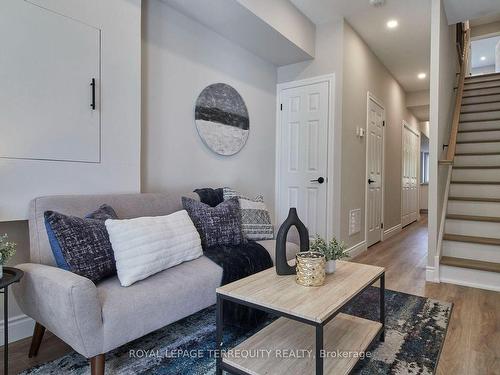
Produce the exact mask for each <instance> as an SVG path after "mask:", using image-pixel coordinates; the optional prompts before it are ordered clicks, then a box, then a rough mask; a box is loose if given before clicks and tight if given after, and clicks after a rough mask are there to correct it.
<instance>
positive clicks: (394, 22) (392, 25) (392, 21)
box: [387, 20, 398, 29]
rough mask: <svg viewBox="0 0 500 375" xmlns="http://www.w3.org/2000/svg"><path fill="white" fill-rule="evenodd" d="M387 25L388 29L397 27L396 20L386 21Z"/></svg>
mask: <svg viewBox="0 0 500 375" xmlns="http://www.w3.org/2000/svg"><path fill="white" fill-rule="evenodd" d="M387 27H388V28H389V29H394V28H395V27H398V21H396V20H389V21H387Z"/></svg>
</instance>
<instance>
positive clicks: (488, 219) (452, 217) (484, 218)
mask: <svg viewBox="0 0 500 375" xmlns="http://www.w3.org/2000/svg"><path fill="white" fill-rule="evenodd" d="M446 218H447V219H450V220H466V221H486V222H490V223H500V217H493V216H474V215H457V214H448V215H446Z"/></svg>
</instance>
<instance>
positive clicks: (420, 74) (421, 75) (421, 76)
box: [417, 73, 427, 79]
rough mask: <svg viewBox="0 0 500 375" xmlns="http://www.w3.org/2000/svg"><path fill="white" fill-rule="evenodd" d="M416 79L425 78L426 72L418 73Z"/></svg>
mask: <svg viewBox="0 0 500 375" xmlns="http://www.w3.org/2000/svg"><path fill="white" fill-rule="evenodd" d="M417 77H418V79H425V77H427V74H425V73H418V76H417Z"/></svg>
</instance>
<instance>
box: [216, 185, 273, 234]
mask: <svg viewBox="0 0 500 375" xmlns="http://www.w3.org/2000/svg"><path fill="white" fill-rule="evenodd" d="M223 191H224V200H228V199H231V198H238V202H239V203H240V213H241V229H242V231H243V235H244V236H245V237H246V238H247V239H249V240H253V241H260V240H272V239H273V238H274V228H273V224H272V223H271V215H270V214H269V211H268V210H267V207H266V205H265V203H264V197H263V196H262V195H258V196H256V197H255V198H253V199H252V198H248V197H246V196H244V195H241V194H240V193H239V192H237V191H236V190H234V189H231V188H228V187H225V188H224V190H223Z"/></svg>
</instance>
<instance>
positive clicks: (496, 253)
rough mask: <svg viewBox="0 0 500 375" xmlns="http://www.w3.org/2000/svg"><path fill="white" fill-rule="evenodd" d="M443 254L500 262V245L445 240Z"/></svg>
mask: <svg viewBox="0 0 500 375" xmlns="http://www.w3.org/2000/svg"><path fill="white" fill-rule="evenodd" d="M441 253H442V254H443V256H449V257H455V258H464V259H474V260H482V261H485V262H495V263H500V246H492V245H481V244H476V243H468V242H456V241H446V240H445V241H443V247H442V251H441Z"/></svg>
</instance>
